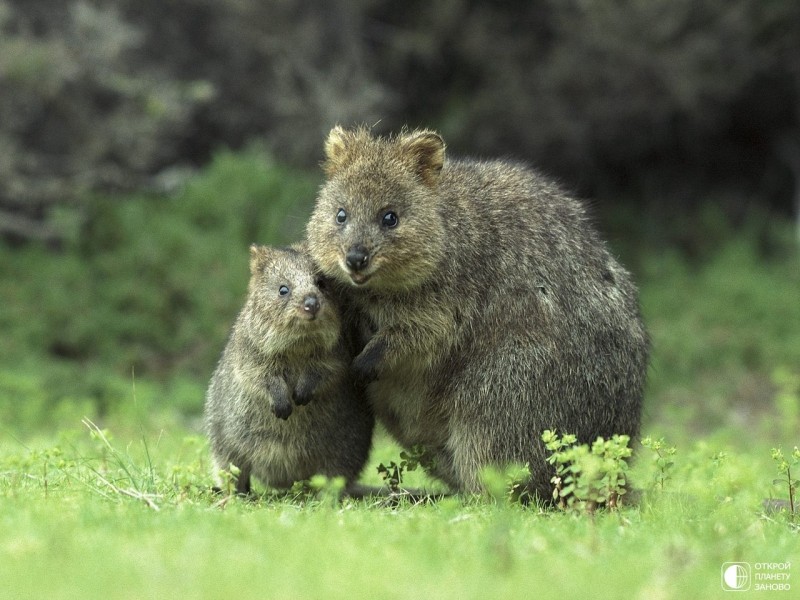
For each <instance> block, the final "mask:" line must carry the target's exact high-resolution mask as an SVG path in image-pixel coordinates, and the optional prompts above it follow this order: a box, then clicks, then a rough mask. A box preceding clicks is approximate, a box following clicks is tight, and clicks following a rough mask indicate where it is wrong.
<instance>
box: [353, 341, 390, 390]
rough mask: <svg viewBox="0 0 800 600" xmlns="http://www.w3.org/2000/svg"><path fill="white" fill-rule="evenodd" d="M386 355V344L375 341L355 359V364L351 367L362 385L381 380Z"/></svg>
mask: <svg viewBox="0 0 800 600" xmlns="http://www.w3.org/2000/svg"><path fill="white" fill-rule="evenodd" d="M385 353H386V345H385V344H383V343H380V342H374V341H373V342H371V343H369V344H367V347H366V348H364V350H363V351H362V352H361V354H359V355H358V356H356V357H355V359H353V363H352V364H351V365H350V368H351V369H352V370H353V374H354V375H355V376H356V378H358V379H359V380H360V381H361V382H362V383H369V382H370V381H375V380H376V379H378V378H380V374H381V367H382V365H383V357H384V354H385Z"/></svg>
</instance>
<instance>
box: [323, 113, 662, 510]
mask: <svg viewBox="0 0 800 600" xmlns="http://www.w3.org/2000/svg"><path fill="white" fill-rule="evenodd" d="M325 151H326V156H327V160H326V163H325V165H324V166H325V171H326V174H327V176H328V179H327V182H326V183H325V184H324V185H323V187H322V188H321V190H320V193H319V197H318V199H317V204H316V207H315V210H314V212H313V215H312V217H311V220H310V222H309V224H308V228H307V239H308V243H309V252H310V253H311V256H312V257H313V258H314V260H315V261H316V262H317V263H318V265H319V266H320V268H321V270H322V272H323V273H325V274H326V275H328V276H330V277H332V278H334V279H335V280H337V281H338V282H339V284H340V285H341V286H342V287H343V288H344V289H345V292H346V294H347V297H348V298H349V301H350V302H351V303H352V305H353V307H354V308H355V309H356V310H357V311H358V312H359V313H360V315H361V316H360V319H359V327H360V330H361V333H362V335H363V342H364V343H365V345H364V347H363V350H362V351H361V353H360V354H359V355H358V356H357V357H356V358H355V360H354V362H353V369H354V371H355V372H356V373H357V374H358V375H359V376H360V377H361V378H363V379H364V380H365V381H369V382H371V383H369V386H368V390H367V393H368V397H369V400H370V402H371V404H372V406H373V407H374V409H375V413H376V416H377V417H378V419H379V420H380V421H381V422H382V423H383V424H384V425H385V426H386V427H387V429H388V430H389V432H390V433H391V434H392V435H393V436H394V437H395V438H396V439H397V440H398V441H399V442H400V443H401V444H402V445H404V446H405V447H406V448H410V447H412V446H414V445H422V446H424V447H425V449H426V450H427V452H428V453H429V457H430V458H432V459H433V461H434V463H435V465H434V467H433V469H432V471H433V474H434V475H436V476H438V477H439V478H441V479H442V480H444V481H445V482H446V483H448V484H449V485H450V486H452V487H453V488H455V489H456V490H460V491H476V490H479V489H480V488H481V486H480V470H481V468H482V467H484V466H486V465H503V464H505V463H509V462H516V463H529V465H530V468H531V471H532V474H533V477H532V482H531V491H533V492H535V493H538V494H539V495H540V496H542V497H545V498H546V497H549V492H550V489H551V485H550V482H549V480H550V477H551V476H552V473H551V469H550V468H549V465H547V464H546V462H545V450H544V447H543V444H542V443H541V441H540V435H541V433H542V431H543V430H544V429H558V430H559V431H560V432H568V433H576V434H577V435H578V436H579V439H581V440H584V441H591V440H593V439H594V438H596V437H597V436H600V435H602V436H610V435H612V434H613V433H620V434H628V435H631V436H636V435H637V434H638V431H639V423H640V413H641V404H642V389H643V385H644V381H645V373H646V369H647V361H648V339H647V334H646V332H645V330H644V327H643V324H642V321H641V318H640V314H639V308H638V294H637V290H636V288H635V287H634V285H633V283H632V282H631V279H630V276H629V274H628V272H627V271H625V269H624V268H623V267H621V266H620V265H619V263H618V262H617V261H616V260H615V259H614V258H613V257H612V256H611V255H610V254H609V252H608V250H607V248H606V245H605V244H604V242H603V241H602V240H601V239H600V237H599V236H598V234H597V233H596V231H595V229H594V227H593V226H592V224H591V222H590V220H589V219H588V217H587V215H586V212H585V209H584V207H583V206H582V205H581V204H580V203H579V202H578V201H577V200H574V199H571V198H569V197H567V196H566V195H564V194H563V193H562V192H561V191H559V189H557V188H556V187H555V186H554V185H552V184H550V183H548V182H547V181H545V180H543V179H542V178H541V177H539V176H538V175H537V174H535V173H534V172H532V171H531V170H529V169H528V168H526V167H525V166H522V165H519V164H515V163H511V162H505V161H490V162H477V161H470V160H451V159H445V148H444V142H443V141H442V139H441V137H439V136H438V135H437V134H436V133H433V132H430V131H414V132H404V133H402V134H400V135H398V136H395V137H391V138H376V137H373V136H372V135H371V134H370V132H369V131H367V130H365V129H357V130H353V131H346V130H343V129H341V128H339V127H337V128H335V129H334V130H333V131H331V134H330V136H329V137H328V140H327V142H326V145H325ZM340 209H344V211H345V212H344V219H343V221H344V222H343V223H339V222H337V214H339V210H340ZM389 212H392V213H394V214H395V216H396V218H397V222H396V223H395V222H394V219H393V218H392V217H390V216H387V213H389ZM341 216H342V215H339V217H341Z"/></svg>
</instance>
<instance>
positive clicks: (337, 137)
mask: <svg viewBox="0 0 800 600" xmlns="http://www.w3.org/2000/svg"><path fill="white" fill-rule="evenodd" d="M352 138H353V136H352V134H350V133H349V132H347V131H345V129H344V128H343V127H342V126H341V125H337V126H336V127H334V128H333V129H331V132H330V133H329V134H328V139H326V140H325V161H324V162H323V163H322V168H323V169H324V171H325V174H326V175H327V176H328V177H331V176H332V175H334V174H335V173H336V172H337V171H338V170H339V169H341V168H342V167H343V166H344V165H345V164H346V163H347V158H348V156H349V154H350V153H349V151H348V147H349V146H350V142H351V141H352Z"/></svg>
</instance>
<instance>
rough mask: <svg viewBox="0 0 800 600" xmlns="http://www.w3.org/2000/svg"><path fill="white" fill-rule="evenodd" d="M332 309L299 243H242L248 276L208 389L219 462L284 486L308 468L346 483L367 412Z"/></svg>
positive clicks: (364, 435)
mask: <svg viewBox="0 0 800 600" xmlns="http://www.w3.org/2000/svg"><path fill="white" fill-rule="evenodd" d="M341 329H342V328H341V318H340V314H339V310H338V309H337V307H336V306H335V305H334V302H333V300H332V298H331V297H330V295H329V294H327V293H326V291H325V287H324V285H323V283H322V280H321V279H320V277H319V276H318V275H317V274H316V273H315V269H314V267H313V265H312V262H311V260H310V258H309V257H308V256H307V254H306V251H305V248H304V247H303V246H302V245H294V246H290V247H288V248H283V249H277V248H269V247H265V246H255V245H254V246H251V248H250V283H249V287H248V293H247V299H246V302H245V305H244V308H243V309H242V310H241V312H240V313H239V316H238V317H237V319H236V322H235V324H234V325H233V330H232V332H231V335H230V337H229V339H228V343H227V345H226V346H225V349H224V351H223V353H222V358H221V359H220V361H219V364H218V366H217V368H216V370H215V372H214V375H213V377H212V379H211V383H210V385H209V388H208V392H207V394H206V404H205V412H206V421H207V428H208V433H209V437H210V441H211V450H212V455H213V458H214V463H215V465H216V469H217V471H218V472H219V471H223V470H227V469H229V468H230V465H234V466H236V467H237V468H238V469H239V473H238V477H237V481H236V491H237V492H239V493H248V492H250V490H251V477H256V478H258V479H259V480H261V481H262V482H263V483H264V484H266V485H268V486H271V487H274V488H287V487H289V486H291V485H292V483H293V482H295V481H300V480H304V479H308V478H310V477H311V476H312V475H315V474H322V475H326V476H329V477H335V476H342V477H344V478H345V479H346V481H347V482H348V485H349V484H352V483H354V482H355V481H356V479H357V478H358V475H359V474H360V472H361V470H362V468H363V466H364V463H365V462H366V460H367V456H368V454H369V449H370V446H371V440H372V430H373V426H374V418H373V416H372V413H371V411H370V409H369V408H368V406H367V404H366V402H365V401H364V400H363V399H362V397H361V394H362V392H361V391H360V389H359V386H358V385H357V384H356V383H355V382H354V380H353V378H352V377H350V375H349V364H350V359H351V356H352V354H351V353H349V352H348V349H347V345H346V344H345V342H344V339H343V336H342V331H341Z"/></svg>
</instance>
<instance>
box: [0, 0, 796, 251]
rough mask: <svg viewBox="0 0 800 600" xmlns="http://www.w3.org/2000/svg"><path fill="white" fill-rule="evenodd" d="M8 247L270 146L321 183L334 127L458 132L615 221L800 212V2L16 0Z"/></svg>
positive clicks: (8, 58) (0, 162)
mask: <svg viewBox="0 0 800 600" xmlns="http://www.w3.org/2000/svg"><path fill="white" fill-rule="evenodd" d="M0 90H2V91H1V93H0V211H1V212H0V219H2V221H0V222H1V223H2V225H0V230H2V233H3V234H4V235H5V236H6V237H10V238H12V239H32V238H40V239H46V240H58V239H59V238H60V237H61V236H63V235H64V229H65V228H69V227H73V228H74V227H79V226H80V225H81V224H82V223H83V222H84V219H85V214H84V213H83V207H82V206H81V203H82V202H83V199H84V198H85V197H86V192H88V191H99V190H104V191H109V190H120V189H133V188H141V187H142V186H155V187H156V188H158V187H159V186H161V187H165V186H166V187H168V186H169V185H171V184H174V182H175V181H176V180H180V176H181V175H182V174H183V173H185V171H186V169H187V168H194V167H197V166H200V165H203V164H205V163H207V162H208V161H209V159H210V157H211V156H212V154H213V152H214V151H215V150H216V149H218V148H221V147H224V148H231V149H239V148H242V147H244V146H245V145H247V144H248V143H250V142H251V141H252V140H260V141H262V142H263V143H264V144H266V146H267V148H268V149H269V150H270V151H271V152H272V153H273V155H274V156H275V157H276V158H278V159H279V160H280V161H282V162H285V163H287V164H290V165H295V166H305V167H308V166H312V167H313V166H315V165H316V164H317V163H318V161H319V160H320V158H321V142H322V139H323V137H324V135H325V134H326V132H327V131H328V130H329V128H330V127H331V126H332V125H333V124H335V123H337V122H338V123H343V124H353V123H366V124H369V125H373V124H374V125H375V128H376V129H377V130H379V131H386V130H394V129H397V128H399V127H401V126H403V125H406V124H408V125H411V126H429V127H435V128H438V129H439V130H441V131H442V133H443V134H444V135H445V138H446V140H447V141H448V143H449V145H450V147H451V149H452V151H453V152H455V153H461V154H477V155H482V156H493V155H507V156H514V157H517V158H522V159H525V160H529V161H531V162H533V163H535V164H536V165H538V166H539V167H540V168H541V169H543V170H544V171H545V172H547V173H548V174H550V175H552V176H554V177H556V178H558V179H559V180H561V181H562V182H563V183H564V184H565V185H566V186H568V187H570V188H571V189H573V190H575V191H577V192H578V193H581V194H583V195H587V196H591V197H594V198H597V199H598V203H599V204H600V207H601V210H602V209H603V208H604V207H606V206H607V205H609V203H610V204H617V203H619V202H622V201H624V202H626V203H633V204H634V205H638V206H640V207H642V208H643V209H645V211H646V213H648V214H649V215H654V218H655V219H656V221H660V220H661V219H663V218H665V217H668V216H671V215H674V214H675V213H676V212H680V211H691V210H693V209H696V208H697V206H698V205H700V204H703V203H706V202H707V201H708V200H709V198H710V199H711V200H712V201H713V202H715V203H717V204H718V205H719V206H721V207H722V209H723V211H724V213H725V214H726V215H727V216H728V217H729V218H730V219H732V220H734V221H736V220H741V219H743V218H744V217H745V216H746V215H748V214H749V213H750V210H751V209H752V208H753V207H754V206H755V207H758V208H760V209H764V210H766V211H768V212H775V213H778V214H784V215H790V214H792V213H793V211H794V207H793V197H794V193H795V188H796V186H797V181H796V175H797V174H798V173H800V133H799V132H798V126H799V125H800V123H798V121H799V120H800V108H798V107H800V4H798V3H797V2H794V1H793V0H607V1H606V0H596V1H591V0H532V1H518V2H513V1H512V2H484V1H469V0H447V1H443V2H422V1H413V0H412V1H409V2H404V3H396V2H387V1H383V0H347V1H344V0H334V1H331V2H324V3H323V2H308V1H303V0H294V1H290V0H272V1H263V0H171V1H169V2H163V1H162V0H136V1H133V0H104V1H102V2H100V1H96V2H92V1H90V0H73V1H58V0H3V1H1V2H0Z"/></svg>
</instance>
